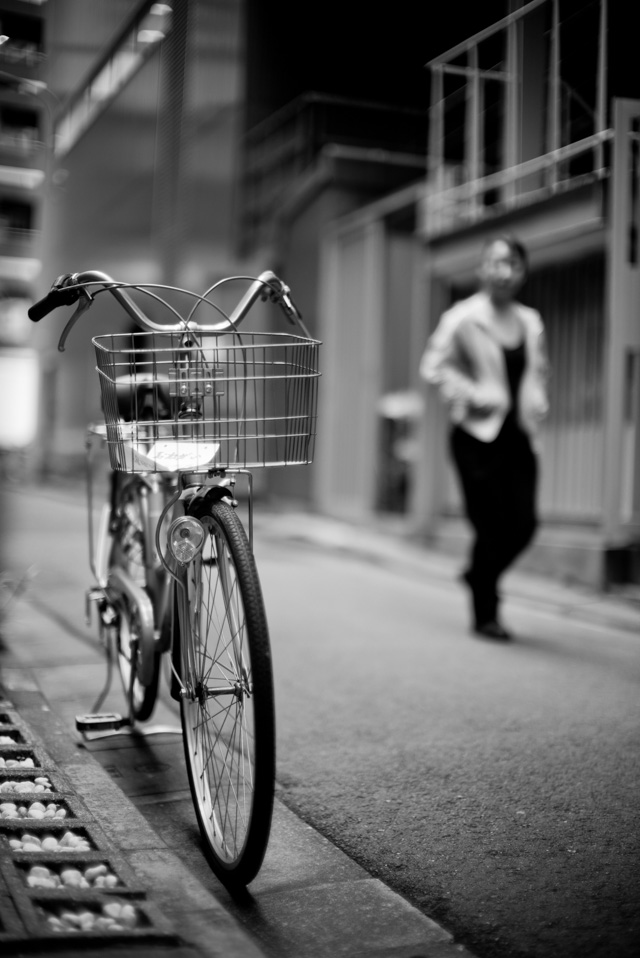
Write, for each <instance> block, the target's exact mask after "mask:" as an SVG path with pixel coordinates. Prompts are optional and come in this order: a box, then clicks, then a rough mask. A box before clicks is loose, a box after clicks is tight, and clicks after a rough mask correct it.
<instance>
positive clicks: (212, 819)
mask: <svg viewBox="0 0 640 958" xmlns="http://www.w3.org/2000/svg"><path fill="white" fill-rule="evenodd" d="M189 514H190V515H192V516H195V517H196V518H198V519H199V520H200V521H201V522H202V523H203V525H204V527H205V530H206V533H207V535H206V540H205V548H204V550H203V551H202V553H201V554H200V556H198V557H197V558H196V559H194V560H193V561H192V562H191V564H190V565H189V566H188V569H187V583H186V599H187V601H186V603H185V614H187V615H188V617H189V627H188V629H186V630H184V631H183V623H182V622H181V623H180V630H181V635H180V638H181V655H182V659H181V661H182V681H183V686H184V688H185V689H186V694H183V695H182V697H181V717H182V728H183V742H184V751H185V759H186V766H187V772H188V777H189V784H190V787H191V793H192V797H193V803H194V807H195V811H196V817H197V820H198V825H199V828H200V833H201V835H202V839H203V845H204V851H205V854H206V857H207V859H208V861H209V864H210V865H211V868H212V869H213V871H214V872H215V873H216V875H217V876H218V877H219V878H220V879H221V880H222V881H223V882H224V883H225V884H227V885H235V884H237V885H247V884H248V883H249V882H250V881H252V879H253V878H255V876H256V875H257V873H258V871H259V869H260V866H261V864H262V861H263V858H264V854H265V852H266V848H267V844H268V841H269V833H270V829H271V817H272V811H273V797H274V784H275V709H274V692H273V674H272V665H271V651H270V644H269V632H268V627H267V619H266V614H265V609H264V602H263V599H262V590H261V587H260V581H259V578H258V573H257V569H256V565H255V562H254V558H253V554H252V552H251V549H250V547H249V543H248V541H247V537H246V534H245V531H244V528H243V526H242V523H241V522H240V520H239V519H238V517H237V515H236V513H235V512H234V510H233V508H232V507H231V506H230V505H229V504H228V503H226V502H223V501H218V502H206V501H204V502H203V501H202V500H199V501H198V502H197V503H196V504H192V506H191V507H190V509H189ZM214 688H215V689H216V692H215V693H214V691H213V689H214ZM223 689H224V690H225V691H224V692H223V691H222V690H223ZM212 702H213V703H214V706H213V707H212V706H211V703H212Z"/></svg>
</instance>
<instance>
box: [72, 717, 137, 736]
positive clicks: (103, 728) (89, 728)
mask: <svg viewBox="0 0 640 958" xmlns="http://www.w3.org/2000/svg"><path fill="white" fill-rule="evenodd" d="M130 724H131V723H130V722H129V720H128V719H127V718H123V717H122V715H120V714H119V713H118V712H94V713H93V714H91V713H90V714H88V715H76V728H77V729H78V731H79V732H109V731H117V730H118V729H120V728H123V727H124V726H125V725H130Z"/></svg>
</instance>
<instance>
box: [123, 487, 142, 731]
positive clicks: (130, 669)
mask: <svg viewBox="0 0 640 958" xmlns="http://www.w3.org/2000/svg"><path fill="white" fill-rule="evenodd" d="M119 522H120V533H119V539H118V544H119V548H118V551H117V556H116V561H117V564H118V565H119V566H120V567H121V568H122V569H124V570H125V572H127V574H128V575H129V576H130V577H131V579H132V581H133V582H134V583H135V584H136V585H139V586H140V588H145V586H146V573H145V557H144V539H143V527H142V517H141V516H140V509H139V506H138V503H137V500H136V499H135V498H134V497H131V498H127V499H126V500H124V502H123V504H122V510H121V514H120V517H119ZM139 636H140V626H139V622H138V617H137V615H136V612H135V610H134V609H131V608H130V607H129V606H128V605H125V606H124V608H123V609H122V610H121V612H120V636H119V643H118V666H119V669H120V676H121V678H122V685H123V688H124V691H125V695H126V696H127V699H128V701H129V704H130V706H131V708H132V710H133V712H134V714H135V712H136V711H138V710H139V709H140V708H141V707H142V705H143V703H144V699H145V687H144V686H143V685H142V684H141V683H140V681H139V680H138V678H137V676H136V672H137V669H136V657H137V655H138V647H139Z"/></svg>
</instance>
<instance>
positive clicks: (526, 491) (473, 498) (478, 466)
mask: <svg viewBox="0 0 640 958" xmlns="http://www.w3.org/2000/svg"><path fill="white" fill-rule="evenodd" d="M451 454H452V457H453V461H454V463H455V465H456V469H457V472H458V476H459V479H460V484H461V487H462V493H463V498H464V504H465V509H466V514H467V518H468V519H469V522H470V523H471V526H472V528H473V530H474V534H475V535H474V541H473V545H472V548H471V554H470V557H469V565H468V568H467V570H466V572H465V574H464V578H465V581H466V582H467V584H468V585H469V587H470V589H471V594H472V598H473V614H474V619H475V625H476V626H481V625H484V624H485V623H487V622H491V621H492V620H495V619H497V617H498V603H499V596H498V581H499V579H500V576H501V575H502V574H503V573H504V572H505V570H506V569H507V568H508V567H509V566H510V565H511V563H512V562H513V561H514V560H515V559H516V558H517V556H519V555H520V553H521V552H522V551H523V550H524V549H525V548H526V547H527V546H528V545H529V543H530V542H531V540H532V538H533V536H534V533H535V531H536V528H537V516H536V491H537V482H538V463H537V458H536V454H535V453H534V452H533V450H532V448H531V443H530V441H529V437H528V436H527V435H526V433H524V432H523V431H522V430H521V429H520V428H519V426H518V425H517V424H516V423H515V421H514V420H513V419H512V418H508V419H507V420H506V422H505V424H504V426H503V428H502V430H501V432H500V434H499V435H498V438H497V439H495V440H494V441H493V442H490V443H486V442H480V440H478V439H476V438H475V437H474V436H471V435H469V433H467V432H465V431H464V430H463V429H462V428H460V427H458V426H456V427H455V428H454V429H453V430H452V432H451Z"/></svg>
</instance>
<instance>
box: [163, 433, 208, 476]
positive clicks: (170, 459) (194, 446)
mask: <svg viewBox="0 0 640 958" xmlns="http://www.w3.org/2000/svg"><path fill="white" fill-rule="evenodd" d="M219 448H220V443H219V442H189V441H188V440H187V441H184V440H183V441H182V442H178V441H176V440H173V441H172V440H163V441H162V442H156V443H155V445H153V446H152V447H151V449H150V450H149V452H148V453H147V455H148V456H149V459H152V460H153V461H154V462H155V463H156V465H157V466H160V467H161V468H164V469H166V470H168V471H169V472H173V471H175V470H178V469H198V468H201V467H202V466H207V465H209V464H210V463H212V462H213V460H214V459H215V457H216V455H217V454H218V450H219Z"/></svg>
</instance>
